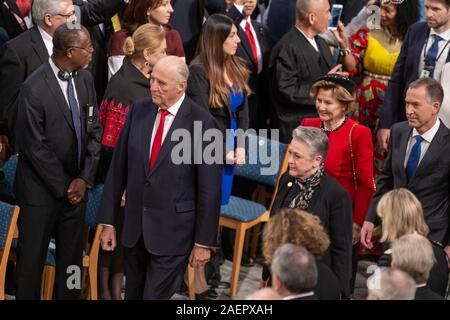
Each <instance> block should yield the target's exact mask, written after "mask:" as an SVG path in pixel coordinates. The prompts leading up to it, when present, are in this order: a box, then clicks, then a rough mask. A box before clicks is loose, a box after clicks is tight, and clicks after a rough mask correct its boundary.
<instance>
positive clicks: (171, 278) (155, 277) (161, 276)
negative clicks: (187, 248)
mask: <svg viewBox="0 0 450 320" xmlns="http://www.w3.org/2000/svg"><path fill="white" fill-rule="evenodd" d="M168 241H170V239H168ZM123 250H124V257H125V276H126V282H125V300H168V299H170V298H171V297H172V296H173V294H174V293H175V292H176V291H177V290H178V288H180V285H181V282H182V281H183V276H184V272H185V271H186V267H187V264H188V257H189V255H180V256H158V255H154V254H151V253H150V252H148V251H147V249H146V248H145V244H144V239H143V238H142V237H141V239H140V240H139V241H138V243H137V244H136V246H135V247H133V248H125V247H124V248H123Z"/></svg>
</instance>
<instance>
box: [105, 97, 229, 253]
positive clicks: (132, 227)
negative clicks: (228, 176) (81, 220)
mask: <svg viewBox="0 0 450 320" xmlns="http://www.w3.org/2000/svg"><path fill="white" fill-rule="evenodd" d="M157 111H158V108H157V107H156V106H155V105H154V104H153V103H152V102H151V100H150V99H146V100H142V101H140V102H137V103H135V104H134V105H133V107H132V109H131V111H130V112H129V114H128V117H127V121H126V123H125V125H124V127H123V128H122V132H121V135H120V138H119V141H118V143H117V146H116V148H115V151H114V155H113V160H112V163H111V166H110V169H109V174H108V176H107V178H106V182H105V189H104V191H103V199H102V202H101V210H100V211H99V215H98V217H97V221H98V222H99V223H104V224H111V225H115V224H116V217H117V215H118V212H119V209H120V202H121V198H122V193H123V191H124V190H125V189H126V191H127V201H126V206H125V221H124V224H123V233H122V243H123V245H124V246H125V247H127V248H132V247H134V246H135V245H136V243H137V242H138V241H139V239H140V237H141V235H142V236H143V238H144V243H145V247H146V248H147V250H148V251H149V252H150V253H152V254H156V255H163V256H173V255H185V254H188V253H189V252H190V250H191V249H192V246H193V245H194V243H198V244H200V245H204V246H208V247H212V246H216V245H217V230H218V220H219V213H220V202H221V195H220V192H221V169H222V167H221V165H218V164H213V165H206V164H204V163H202V164H194V162H193V156H194V153H193V152H192V151H191V150H189V151H190V152H191V155H192V157H191V156H188V159H189V160H191V162H190V164H181V165H177V164H175V163H174V162H173V160H172V151H174V148H175V147H176V146H177V142H176V141H172V140H171V139H170V137H171V135H172V133H173V132H174V131H175V130H177V129H183V130H185V131H186V130H187V132H189V133H190V134H191V137H189V138H188V140H189V141H184V140H183V143H186V142H188V143H189V142H190V143H191V145H192V146H196V150H199V149H197V147H198V148H201V150H202V149H203V147H204V146H203V145H202V141H199V139H196V140H195V141H194V134H193V133H194V125H196V124H195V123H194V122H195V121H197V125H198V123H199V122H201V123H202V126H203V130H207V129H211V128H216V124H215V122H214V120H213V118H212V117H211V116H210V115H209V114H208V113H207V112H205V111H204V110H202V109H201V108H200V107H198V106H196V105H195V104H194V103H193V102H192V101H191V100H190V99H189V98H188V97H186V98H185V99H184V101H183V103H182V105H181V107H180V109H179V111H178V113H177V115H176V117H175V120H174V122H173V123H172V125H171V127H170V130H169V132H168V133H167V136H166V138H165V139H164V142H163V144H162V146H161V150H160V152H159V154H158V158H157V160H156V163H155V165H154V167H153V169H152V170H151V171H150V172H149V168H148V166H149V153H150V152H149V150H150V140H151V135H152V130H153V124H154V122H155V118H156V115H157ZM200 133H201V132H200ZM178 147H179V146H178ZM177 154H178V153H177Z"/></svg>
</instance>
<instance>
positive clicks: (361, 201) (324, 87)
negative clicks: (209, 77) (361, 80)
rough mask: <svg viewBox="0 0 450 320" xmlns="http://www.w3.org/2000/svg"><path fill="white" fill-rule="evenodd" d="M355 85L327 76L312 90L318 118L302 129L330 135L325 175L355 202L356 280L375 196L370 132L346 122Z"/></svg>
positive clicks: (352, 285) (354, 245)
mask: <svg viewBox="0 0 450 320" xmlns="http://www.w3.org/2000/svg"><path fill="white" fill-rule="evenodd" d="M355 89H356V84H355V83H354V82H353V81H352V80H350V79H349V78H347V77H344V76H341V75H338V74H327V75H325V76H323V77H321V78H320V79H318V80H317V81H316V82H315V83H314V85H313V86H312V88H311V95H312V96H313V97H314V98H315V102H316V109H317V113H318V114H319V117H318V118H306V119H304V120H303V121H302V122H301V125H303V126H310V127H317V128H322V130H323V131H324V132H325V133H326V134H327V135H328V139H329V150H328V155H327V157H326V159H325V162H324V165H325V172H326V173H328V174H329V175H330V176H332V177H333V178H334V179H336V181H338V182H339V183H340V184H341V185H342V187H343V188H344V189H345V190H347V192H348V194H349V195H350V198H351V200H352V202H353V234H352V236H353V261H352V265H353V277H352V283H351V288H352V290H353V287H354V280H355V275H356V268H357V262H358V259H357V258H358V253H359V234H360V231H361V226H362V224H363V222H364V217H365V216H366V212H367V210H368V208H369V205H370V202H371V200H372V196H373V194H374V192H375V183H374V180H373V144H372V135H371V132H370V129H369V128H367V127H365V126H363V125H360V124H358V123H356V122H354V121H353V120H351V119H348V118H347V116H346V115H347V114H348V113H349V112H351V111H352V108H353V106H354V101H355V96H354V92H355Z"/></svg>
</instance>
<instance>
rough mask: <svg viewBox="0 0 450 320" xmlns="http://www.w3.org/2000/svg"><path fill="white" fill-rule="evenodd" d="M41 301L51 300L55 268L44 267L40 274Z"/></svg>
mask: <svg viewBox="0 0 450 320" xmlns="http://www.w3.org/2000/svg"><path fill="white" fill-rule="evenodd" d="M42 280H43V281H42V282H43V283H42V300H52V299H53V288H54V286H55V267H54V266H44V272H43V274H42Z"/></svg>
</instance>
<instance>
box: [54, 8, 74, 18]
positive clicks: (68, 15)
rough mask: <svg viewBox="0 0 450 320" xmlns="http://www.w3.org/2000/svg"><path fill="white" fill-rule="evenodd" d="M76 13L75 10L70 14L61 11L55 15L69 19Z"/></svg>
mask: <svg viewBox="0 0 450 320" xmlns="http://www.w3.org/2000/svg"><path fill="white" fill-rule="evenodd" d="M74 15H75V10H73V11H72V12H70V13H69V14H61V13H57V14H55V16H61V17H64V18H67V19H69V18H70V17H73V16H74Z"/></svg>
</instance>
